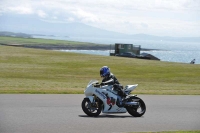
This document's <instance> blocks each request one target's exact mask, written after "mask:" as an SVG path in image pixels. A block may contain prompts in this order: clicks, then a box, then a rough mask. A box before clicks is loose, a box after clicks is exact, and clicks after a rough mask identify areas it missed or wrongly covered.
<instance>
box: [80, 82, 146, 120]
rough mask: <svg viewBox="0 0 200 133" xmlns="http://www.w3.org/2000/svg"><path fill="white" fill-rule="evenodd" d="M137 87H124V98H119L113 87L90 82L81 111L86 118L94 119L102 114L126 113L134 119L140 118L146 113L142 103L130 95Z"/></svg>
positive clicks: (135, 96)
mask: <svg viewBox="0 0 200 133" xmlns="http://www.w3.org/2000/svg"><path fill="white" fill-rule="evenodd" d="M137 86H138V84H135V85H126V86H125V88H124V89H123V92H124V93H125V94H126V97H121V96H119V94H118V92H117V91H115V89H114V88H113V85H101V84H99V82H98V81H97V80H91V81H90V82H89V83H88V85H87V87H86V89H85V91H84V94H85V96H86V97H85V98H84V99H83V101H82V110H83V112H84V113H85V114H87V115H88V116H92V117H96V116H99V114H100V113H101V112H102V113H126V112H128V113H129V114H130V115H132V116H134V117H141V116H142V115H144V113H145V112H146V105H145V103H144V101H143V100H142V99H141V98H139V97H137V95H130V93H131V92H132V91H133V90H134V89H135V88H136V87H137Z"/></svg>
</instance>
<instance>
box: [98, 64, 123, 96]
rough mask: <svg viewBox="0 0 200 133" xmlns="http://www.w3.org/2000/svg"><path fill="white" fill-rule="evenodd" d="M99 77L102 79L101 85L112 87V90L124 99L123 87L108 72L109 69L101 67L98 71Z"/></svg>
mask: <svg viewBox="0 0 200 133" xmlns="http://www.w3.org/2000/svg"><path fill="white" fill-rule="evenodd" d="M100 76H101V77H102V78H103V80H102V83H101V85H113V87H114V90H116V91H117V92H118V94H119V95H120V96H122V97H126V94H125V93H124V92H123V91H122V89H123V86H122V85H120V83H119V81H118V80H117V78H116V77H115V76H114V75H113V74H112V73H111V72H110V69H109V67H107V66H103V67H102V68H101V69H100Z"/></svg>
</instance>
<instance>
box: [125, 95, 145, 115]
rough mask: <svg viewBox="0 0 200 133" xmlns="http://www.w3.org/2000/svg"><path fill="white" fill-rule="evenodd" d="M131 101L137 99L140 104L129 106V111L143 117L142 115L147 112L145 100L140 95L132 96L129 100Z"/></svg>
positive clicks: (127, 108)
mask: <svg viewBox="0 0 200 133" xmlns="http://www.w3.org/2000/svg"><path fill="white" fill-rule="evenodd" d="M131 101H134V102H135V101H137V102H138V103H139V106H138V108H135V107H132V106H127V107H126V110H127V111H128V113H129V114H130V115H132V116H134V117H141V116H142V115H144V113H145V112H146V105H145V103H144V101H143V100H142V99H140V98H139V97H134V98H130V100H129V102H131Z"/></svg>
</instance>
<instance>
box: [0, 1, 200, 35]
mask: <svg viewBox="0 0 200 133" xmlns="http://www.w3.org/2000/svg"><path fill="white" fill-rule="evenodd" d="M199 7H200V1H199V0H123V1H119V0H95V1H94V0H84V1H81V0H76V1H75V0H57V1H55V0H42V1H41V0H17V1H16V0H0V15H3V14H5V13H13V14H29V15H37V16H38V17H39V18H42V19H43V20H44V21H45V20H46V21H48V22H51V21H52V22H62V23H65V22H82V23H85V24H87V25H92V26H95V27H98V28H102V29H106V30H111V31H117V32H122V33H128V34H135V33H142V32H145V33H146V32H148V33H149V34H159V35H160V34H161V32H162V35H165V34H169V33H170V31H171V32H173V33H175V32H177V33H180V34H184V33H185V34H187V33H189V31H190V34H191V33H192V32H193V33H194V34H195V35H199V34H200V33H198V32H197V31H200V28H199V27H200V23H199V21H200V8H199ZM183 29H187V30H188V32H186V31H184V30H183ZM192 30H193V31H192Z"/></svg>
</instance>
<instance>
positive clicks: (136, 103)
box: [125, 102, 139, 106]
mask: <svg viewBox="0 0 200 133" xmlns="http://www.w3.org/2000/svg"><path fill="white" fill-rule="evenodd" d="M125 106H139V103H138V102H126V103H125Z"/></svg>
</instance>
